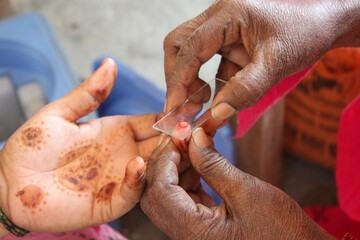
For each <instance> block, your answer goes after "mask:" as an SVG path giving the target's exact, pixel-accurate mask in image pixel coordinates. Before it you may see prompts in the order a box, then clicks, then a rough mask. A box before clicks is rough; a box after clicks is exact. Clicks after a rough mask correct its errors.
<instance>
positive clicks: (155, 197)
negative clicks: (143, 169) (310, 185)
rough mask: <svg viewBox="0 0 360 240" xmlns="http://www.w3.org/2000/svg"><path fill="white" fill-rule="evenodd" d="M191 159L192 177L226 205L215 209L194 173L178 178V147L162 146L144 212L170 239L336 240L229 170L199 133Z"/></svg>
mask: <svg viewBox="0 0 360 240" xmlns="http://www.w3.org/2000/svg"><path fill="white" fill-rule="evenodd" d="M189 156H190V161H191V164H192V166H193V168H194V169H195V171H194V173H199V174H200V176H201V177H202V178H203V179H204V180H205V181H206V183H208V184H209V185H210V186H211V187H212V188H213V189H214V190H215V191H216V192H217V193H218V194H219V195H220V196H221V197H222V198H223V199H224V203H223V204H221V205H220V206H217V207H216V206H214V202H213V201H211V200H209V196H208V195H206V194H205V193H204V191H203V190H202V188H201V186H200V185H199V183H198V184H197V186H196V187H193V188H191V186H190V185H189V182H194V181H193V180H194V179H195V181H197V182H198V181H199V179H198V178H196V174H195V176H194V174H190V175H189V174H187V175H185V173H184V174H182V175H181V177H180V178H179V176H178V164H179V162H180V154H179V152H178V151H177V148H176V147H175V146H174V145H173V143H172V142H171V141H169V140H167V141H164V142H163V143H161V144H160V145H159V147H158V148H157V149H156V150H155V151H154V153H153V155H152V157H151V158H150V160H149V163H148V167H147V174H146V181H147V186H146V188H145V191H144V193H143V196H142V198H141V207H142V209H143V211H144V212H145V213H146V215H147V216H148V217H149V218H150V219H151V221H153V223H154V224H155V225H156V226H157V227H158V228H160V229H161V230H162V231H164V232H165V233H166V234H168V235H169V237H171V238H172V239H192V240H194V239H335V238H333V237H331V235H329V234H328V233H326V232H325V231H324V230H323V229H322V228H321V227H319V226H318V225H317V224H316V223H315V222H313V221H312V220H311V219H310V218H309V217H308V216H307V215H306V214H305V213H304V212H303V210H302V209H301V208H300V206H299V205H298V204H297V203H296V202H295V201H294V200H292V199H291V198H290V197H289V196H287V195H286V194H285V193H284V192H282V191H281V190H279V189H278V188H276V187H274V186H272V185H270V184H268V183H265V182H263V181H261V180H259V179H257V178H255V177H253V176H251V175H249V174H246V173H244V172H242V171H240V170H239V169H237V168H235V167H234V166H233V165H231V164H230V163H229V162H228V161H227V160H226V159H225V158H224V157H223V156H221V155H220V154H219V153H218V152H216V150H215V149H214V148H213V147H212V144H211V142H210V141H209V139H208V137H207V136H206V135H205V133H204V131H203V130H202V129H201V128H200V129H197V130H196V131H195V132H194V133H193V135H192V139H191V141H190V144H189ZM191 176H193V179H191ZM184 178H186V179H184ZM184 188H185V189H184ZM185 190H188V191H185Z"/></svg>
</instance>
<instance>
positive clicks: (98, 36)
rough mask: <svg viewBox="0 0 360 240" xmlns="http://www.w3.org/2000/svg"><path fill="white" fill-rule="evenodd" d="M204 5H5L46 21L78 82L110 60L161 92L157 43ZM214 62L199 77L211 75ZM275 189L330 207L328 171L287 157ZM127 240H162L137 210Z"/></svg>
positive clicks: (81, 0) (17, 1)
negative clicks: (105, 57)
mask: <svg viewBox="0 0 360 240" xmlns="http://www.w3.org/2000/svg"><path fill="white" fill-rule="evenodd" d="M211 2H212V1H210V0H181V1H179V0H178V1H176V0H152V1H147V0H135V1H134V0H108V1H96V0H67V1H63V0H52V1H48V0H28V1H23V0H11V4H12V6H13V7H14V10H15V11H16V12H17V13H21V12H26V11H37V12H40V13H42V14H43V15H44V16H45V17H46V18H47V19H48V21H49V22H50V24H51V26H52V27H53V29H54V31H55V33H56V34H57V36H58V38H59V40H60V43H61V44H62V46H63V48H64V51H65V53H66V55H67V57H68V60H69V62H70V63H71V64H72V66H73V69H74V70H75V71H76V73H77V75H78V76H79V78H80V79H82V80H84V79H86V78H87V77H89V76H90V74H91V66H92V62H93V61H94V60H95V59H96V58H97V57H99V56H102V55H112V56H114V57H116V58H118V59H119V60H121V61H122V62H124V63H125V64H127V65H128V66H130V67H131V68H133V69H135V70H136V71H137V72H139V73H140V74H141V75H143V76H144V77H146V78H148V79H150V80H151V81H152V82H154V83H155V84H156V85H158V86H160V87H161V88H163V89H165V82H164V79H165V78H164V74H163V50H162V42H163V39H164V37H165V36H166V34H167V33H168V32H169V31H171V30H172V29H173V28H174V27H176V26H177V25H179V24H180V23H182V22H184V21H186V20H187V19H189V18H192V17H194V16H196V15H197V14H199V13H200V12H202V11H203V10H204V9H206V8H207V7H208V6H209V5H210V4H211ZM218 61H219V58H216V59H215V60H213V61H211V62H210V64H208V66H207V69H205V71H203V72H202V74H203V75H206V76H211V75H214V73H215V71H216V64H217V63H218ZM281 188H282V189H283V190H284V191H285V192H286V193H288V194H289V195H290V196H291V197H293V198H294V199H295V200H296V201H298V202H299V203H300V205H301V206H307V205H314V204H336V201H337V200H336V186H335V180H334V173H333V172H332V171H329V170H326V169H323V168H321V167H318V166H314V165H312V164H309V163H305V162H303V161H299V160H298V159H295V158H292V157H291V156H286V155H285V157H284V170H283V175H282V181H281ZM121 220H122V226H121V227H120V226H119V228H120V229H121V232H122V233H123V234H125V235H126V236H127V237H129V238H130V239H167V237H166V236H165V235H164V234H162V233H161V232H160V231H159V230H157V229H156V228H155V227H154V226H153V225H152V224H151V222H149V220H148V219H147V218H146V216H144V215H143V213H142V212H141V209H140V208H139V207H138V206H137V207H136V208H134V210H132V211H130V212H129V213H128V214H126V215H125V216H123V217H122V218H121Z"/></svg>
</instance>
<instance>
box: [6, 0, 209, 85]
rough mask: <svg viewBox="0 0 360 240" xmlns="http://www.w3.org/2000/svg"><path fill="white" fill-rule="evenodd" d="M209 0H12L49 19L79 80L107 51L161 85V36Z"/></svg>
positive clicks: (19, 9) (19, 8) (20, 9)
mask: <svg viewBox="0 0 360 240" xmlns="http://www.w3.org/2000/svg"><path fill="white" fill-rule="evenodd" d="M212 2H213V1H211V0H181V1H175V0H151V1H148V0H136V1H132V0H107V1H97V0H66V1H62V0H52V1H48V0H27V1H23V0H11V4H12V6H13V7H14V10H15V11H16V12H18V13H21V12H27V11H37V12H40V13H42V14H43V15H44V16H45V17H46V18H47V19H48V21H49V22H50V24H51V26H52V27H53V29H54V31H55V33H56V34H57V36H58V38H59V40H60V43H61V44H62V46H63V48H64V51H65V53H66V55H67V57H68V59H69V61H70V63H71V64H72V66H73V68H74V69H75V71H76V73H77V74H78V76H79V78H80V79H86V78H88V77H89V76H90V74H91V66H92V62H93V61H94V59H96V58H98V57H99V56H103V55H111V56H114V57H116V58H117V59H119V60H120V61H122V62H123V63H125V64H126V65H128V66H130V67H131V68H133V69H135V70H136V71H137V72H138V73H140V74H141V75H143V76H144V77H146V78H148V79H150V80H151V81H153V82H154V83H155V84H156V85H158V86H160V87H161V88H163V89H165V77H164V73H163V72H164V71H163V48H162V45H163V40H164V38H165V36H166V35H167V34H168V33H169V32H170V31H171V30H172V29H174V28H175V27H176V26H178V25H179V24H181V23H182V22H184V21H186V20H188V19H190V18H193V17H195V16H196V15H198V14H199V13H201V12H202V11H203V10H205V9H206V8H207V7H208V6H209V5H211V3H212ZM212 69H214V68H212ZM214 70H215V69H214ZM214 70H213V71H214Z"/></svg>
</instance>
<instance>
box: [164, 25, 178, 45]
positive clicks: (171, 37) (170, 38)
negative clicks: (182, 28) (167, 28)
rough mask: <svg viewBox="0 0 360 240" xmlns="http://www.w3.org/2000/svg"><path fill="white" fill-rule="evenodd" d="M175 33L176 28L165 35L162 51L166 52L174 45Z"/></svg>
mask: <svg viewBox="0 0 360 240" xmlns="http://www.w3.org/2000/svg"><path fill="white" fill-rule="evenodd" d="M176 31H177V28H176V29H174V30H173V31H171V32H170V33H168V34H167V35H166V37H165V39H164V42H163V47H164V50H167V49H168V48H169V47H172V46H173V45H174V42H175V35H176Z"/></svg>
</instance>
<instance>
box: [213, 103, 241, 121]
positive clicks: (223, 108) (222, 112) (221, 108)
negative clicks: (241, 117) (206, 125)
mask: <svg viewBox="0 0 360 240" xmlns="http://www.w3.org/2000/svg"><path fill="white" fill-rule="evenodd" d="M235 113H236V110H235V109H234V108H233V107H232V106H230V105H229V104H227V103H224V102H223V103H220V104H218V105H216V106H215V107H214V108H213V109H211V114H212V116H213V118H214V119H215V120H224V119H228V118H229V117H231V116H232V115H234V114H235Z"/></svg>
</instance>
